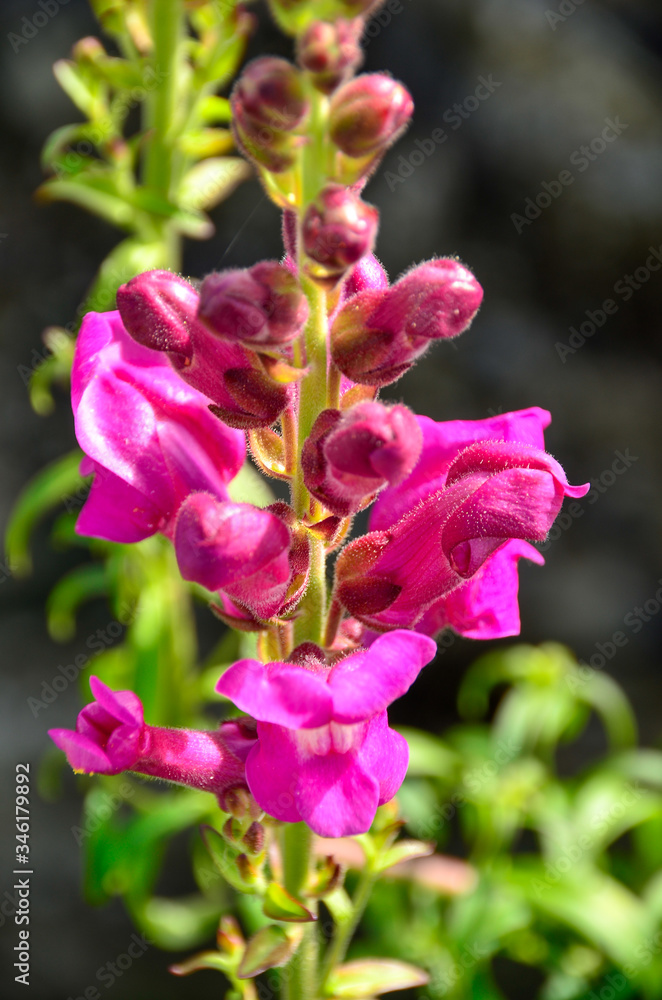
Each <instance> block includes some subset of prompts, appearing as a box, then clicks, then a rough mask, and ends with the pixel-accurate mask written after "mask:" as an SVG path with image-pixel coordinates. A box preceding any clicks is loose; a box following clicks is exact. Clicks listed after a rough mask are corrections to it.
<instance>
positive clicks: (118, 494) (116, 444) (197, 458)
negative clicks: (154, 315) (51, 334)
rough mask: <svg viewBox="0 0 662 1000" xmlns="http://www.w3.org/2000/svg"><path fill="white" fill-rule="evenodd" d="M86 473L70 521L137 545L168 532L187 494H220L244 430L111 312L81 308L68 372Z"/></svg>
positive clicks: (240, 455)
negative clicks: (86, 487) (80, 501)
mask: <svg viewBox="0 0 662 1000" xmlns="http://www.w3.org/2000/svg"><path fill="white" fill-rule="evenodd" d="M71 400H72V407H73V411H74V422H75V430H76V437H77V438H78V443H79V444H80V446H81V448H82V449H83V451H84V452H85V454H86V458H85V459H84V460H83V462H82V464H81V472H82V473H83V474H84V475H88V474H90V473H94V474H95V478H94V481H93V483H92V487H91V490H90V494H89V496H88V498H87V500H86V502H85V505H84V506H83V509H82V511H81V513H80V515H79V517H78V521H77V524H76V530H77V532H78V533H79V534H81V535H88V536H91V537H95V538H106V539H108V540H109V541H114V542H138V541H141V540H142V539H143V538H148V537H149V536H150V535H153V534H155V533H156V532H159V531H160V532H162V533H163V534H164V535H167V536H169V537H170V536H171V535H172V531H173V529H174V521H175V517H176V515H177V511H178V510H179V507H180V506H181V504H182V502H183V500H184V499H185V497H186V496H188V494H189V493H190V492H191V491H192V490H205V491H207V492H209V493H211V494H213V495H214V496H215V497H217V498H218V499H219V500H227V498H228V493H227V485H228V483H229V482H230V480H231V479H232V478H233V477H234V476H235V475H236V474H237V473H238V472H239V469H240V468H241V466H242V464H243V462H244V458H245V454H246V445H245V440H244V435H243V434H241V433H240V432H239V431H236V430H231V429H230V428H229V427H226V426H225V425H224V424H222V423H221V422H220V421H219V420H217V419H216V418H215V417H214V416H212V414H211V413H210V412H209V410H208V402H209V401H208V399H207V398H206V397H205V396H203V395H202V393H200V392H198V391H197V390H196V389H194V388H192V387H191V386H189V385H186V383H185V382H182V380H181V379H180V378H179V376H178V375H177V374H176V373H175V372H174V371H173V369H172V368H171V366H170V365H169V364H168V362H167V360H166V359H165V358H164V357H163V356H162V355H161V354H158V353H157V352H156V351H152V350H149V349H148V348H147V347H143V346H142V345H141V344H138V343H136V342H135V340H133V339H132V338H131V337H130V336H129V335H128V333H127V332H126V330H125V329H124V326H123V325H122V321H121V319H120V316H119V313H117V312H106V313H88V314H87V316H86V317H85V318H84V320H83V323H82V325H81V329H80V333H79V335H78V340H77V342H76V349H75V353H74V362H73V368H72V373H71Z"/></svg>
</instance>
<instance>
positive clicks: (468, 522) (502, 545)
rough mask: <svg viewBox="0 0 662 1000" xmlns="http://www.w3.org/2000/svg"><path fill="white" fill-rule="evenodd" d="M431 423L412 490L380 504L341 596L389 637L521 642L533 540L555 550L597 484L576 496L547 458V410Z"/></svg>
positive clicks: (350, 551) (346, 555)
mask: <svg viewBox="0 0 662 1000" xmlns="http://www.w3.org/2000/svg"><path fill="white" fill-rule="evenodd" d="M419 421H420V424H421V428H422V430H423V434H424V442H425V443H424V447H423V452H422V454H421V458H420V460H419V462H418V464H417V466H416V468H415V469H414V471H413V473H412V474H411V476H409V477H408V479H406V480H405V481H404V482H403V483H402V484H401V485H400V486H399V487H395V488H394V489H387V490H386V491H384V494H383V496H381V497H380V499H379V500H378V502H377V504H376V507H375V510H374V512H373V515H372V518H371V527H372V528H374V529H376V530H373V531H371V532H370V533H369V534H368V535H365V536H364V537H363V538H359V539H356V540H355V541H354V542H351V543H350V544H349V545H348V546H347V547H346V548H345V549H344V551H343V552H342V554H341V556H340V557H339V559H338V563H337V566H336V581H337V584H336V595H337V597H338V599H339V600H340V601H341V603H342V604H343V605H344V607H345V608H346V609H347V611H349V613H350V614H351V615H353V616H354V617H355V618H358V619H359V620H360V621H362V622H363V623H364V624H365V625H368V626H369V627H372V628H376V629H378V630H383V629H385V628H386V629H388V628H402V627H409V628H411V627H418V626H419V625H420V627H422V628H424V629H425V630H426V631H428V630H429V631H432V632H434V631H436V630H437V628H438V627H443V626H444V625H446V624H450V625H453V626H454V627H455V626H458V631H463V632H464V634H473V635H474V637H480V638H488V637H496V636H498V635H505V634H513V631H512V630H513V629H514V628H515V627H516V626H518V625H519V614H518V611H517V607H516V601H517V587H516V584H517V573H516V561H517V559H519V558H521V557H522V556H525V557H526V558H530V559H532V560H533V561H536V562H538V561H540V559H539V556H538V554H537V553H536V551H535V550H534V549H532V548H529V549H523V548H522V541H523V540H524V539H531V540H534V541H542V540H544V538H545V537H546V535H547V532H548V531H549V529H550V527H551V526H552V524H553V522H554V519H555V517H556V515H557V514H558V512H559V510H560V507H561V504H562V501H563V497H564V496H571V497H581V496H584V495H585V493H586V492H587V491H588V489H589V485H588V484H586V485H584V486H570V485H569V484H568V481H567V479H566V476H565V473H564V472H563V469H562V468H561V466H560V465H559V463H558V462H556V461H555V459H553V458H552V457H551V455H548V454H547V453H546V452H544V451H543V450H542V444H543V440H542V431H543V429H544V427H545V426H546V425H547V423H549V414H548V413H546V411H544V410H539V409H537V408H532V409H530V410H524V411H520V412H519V413H513V414H506V415H504V416H502V417H497V418H491V419H490V420H485V421H451V422H449V423H448V424H435V423H434V421H429V420H427V419H426V418H419ZM488 561H489V563H488ZM479 573H481V574H482V575H481V576H480V577H478V574H479ZM495 596H497V597H498V602H497V603H496V604H495V605H493V604H492V601H493V599H494V597H495ZM425 615H427V617H424V616H425Z"/></svg>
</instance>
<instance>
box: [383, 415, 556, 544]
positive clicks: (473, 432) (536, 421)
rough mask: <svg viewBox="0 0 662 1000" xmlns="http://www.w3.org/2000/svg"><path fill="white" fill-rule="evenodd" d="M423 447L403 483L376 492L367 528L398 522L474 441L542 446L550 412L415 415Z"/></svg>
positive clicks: (442, 479)
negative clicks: (439, 417)
mask: <svg viewBox="0 0 662 1000" xmlns="http://www.w3.org/2000/svg"><path fill="white" fill-rule="evenodd" d="M417 419H418V423H419V426H420V428H421V431H422V433H423V449H422V451H421V456H420V458H419V460H418V462H417V463H416V467H415V468H414V470H413V472H412V473H411V475H410V476H408V477H407V479H405V480H404V482H403V483H401V484H400V485H398V486H396V487H394V488H393V487H391V488H388V487H387V488H386V489H385V490H384V491H383V492H382V493H380V495H379V497H378V498H377V502H376V503H375V505H374V507H373V508H372V511H371V514H370V527H371V529H373V530H374V529H383V528H387V527H389V526H390V525H392V524H394V523H395V522H396V521H398V520H399V519H400V518H401V517H402V516H403V514H405V513H406V512H407V511H408V510H411V509H412V508H414V507H415V506H416V504H417V503H419V502H420V501H421V500H424V499H425V498H426V497H428V496H430V494H431V493H435V492H436V491H437V490H439V489H441V487H442V486H444V485H445V483H446V476H447V474H448V469H449V467H450V465H451V462H452V461H453V460H454V459H455V458H456V456H457V455H458V454H459V452H460V451H463V450H464V449H465V448H468V447H469V445H472V444H474V443H475V442H476V441H517V442H519V443H521V444H529V445H532V446H533V447H534V448H540V449H543V448H544V447H545V441H544V437H543V431H544V429H545V428H546V427H547V426H548V425H549V423H550V421H551V419H552V418H551V414H550V413H549V412H548V411H547V410H542V409H541V408H540V407H538V406H532V407H530V408H529V409H528V410H516V411H515V412H513V413H502V414H499V415H498V416H496V417H488V419H487V420H445V421H441V422H438V421H436V420H431V419H430V418H429V417H418V418H417Z"/></svg>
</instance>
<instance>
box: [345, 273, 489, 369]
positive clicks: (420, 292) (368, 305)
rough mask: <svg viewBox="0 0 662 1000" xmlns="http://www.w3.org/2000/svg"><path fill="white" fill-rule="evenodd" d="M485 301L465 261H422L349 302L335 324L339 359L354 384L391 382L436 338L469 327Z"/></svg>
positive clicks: (456, 332)
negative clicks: (385, 286)
mask: <svg viewBox="0 0 662 1000" xmlns="http://www.w3.org/2000/svg"><path fill="white" fill-rule="evenodd" d="M482 299H483V290H482V288H481V286H480V285H479V284H478V282H477V281H476V279H475V278H474V276H473V274H472V273H471V271H469V270H468V269H467V268H466V267H464V266H463V265H462V264H460V262H459V261H457V260H454V259H451V258H444V259H440V260H431V261H427V262H425V263H423V264H419V265H418V266H417V267H415V268H413V269H412V270H411V271H409V272H408V273H407V274H405V275H404V277H402V278H400V280H399V281H396V283H395V284H394V285H392V286H391V287H390V288H389V289H388V290H385V291H383V292H382V291H378V290H375V289H368V290H367V291H363V292H359V294H358V295H355V296H354V297H353V298H351V299H348V300H347V302H345V304H344V305H343V307H342V309H340V310H339V312H338V313H337V315H336V316H335V318H334V321H333V325H332V328H331V354H332V357H333V360H334V363H335V364H336V365H337V367H338V368H339V369H340V371H341V372H342V373H343V374H344V375H346V376H347V378H349V379H352V381H354V382H362V383H364V384H365V385H374V386H382V385H389V384H390V383H391V382H395V381H396V380H397V379H398V378H400V376H401V375H404V373H405V372H406V371H407V370H408V369H409V368H411V366H412V364H413V363H414V362H415V361H416V359H417V358H419V357H420V356H421V354H423V353H424V352H425V351H426V350H427V348H428V347H429V345H430V343H431V341H433V340H440V339H448V338H451V337H457V336H458V335H459V334H460V333H462V332H463V331H464V330H466V329H467V327H468V326H469V325H470V323H471V321H472V320H473V318H474V317H475V315H476V313H477V312H478V309H479V308H480V304H481V302H482Z"/></svg>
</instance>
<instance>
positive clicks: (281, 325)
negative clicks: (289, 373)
mask: <svg viewBox="0 0 662 1000" xmlns="http://www.w3.org/2000/svg"><path fill="white" fill-rule="evenodd" d="M198 315H199V316H200V318H201V319H202V320H203V322H204V323H205V324H206V326H207V327H208V328H209V329H210V330H211V331H212V333H215V334H216V335H217V336H218V337H222V338H223V339H225V340H230V341H234V342H239V343H244V344H246V345H248V346H249V347H252V348H256V349H259V348H264V347H272V348H273V347H279V346H280V345H281V344H286V343H288V342H289V341H291V340H293V339H294V338H295V337H296V336H297V335H298V334H299V333H300V332H301V330H302V328H303V326H304V324H305V322H306V319H307V318H308V303H307V300H306V297H305V295H304V294H303V292H302V291H301V289H300V287H299V284H298V282H297V280H296V278H295V277H294V275H293V274H291V272H290V271H288V270H287V268H286V267H284V266H283V265H282V264H279V263H277V262H276V261H270V260H265V261H262V262H261V263H259V264H255V265H254V266H253V267H251V268H249V269H248V270H232V271H215V272H214V273H213V274H209V275H207V277H206V278H205V280H204V281H203V283H202V287H201V289H200V307H199V313H198Z"/></svg>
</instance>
